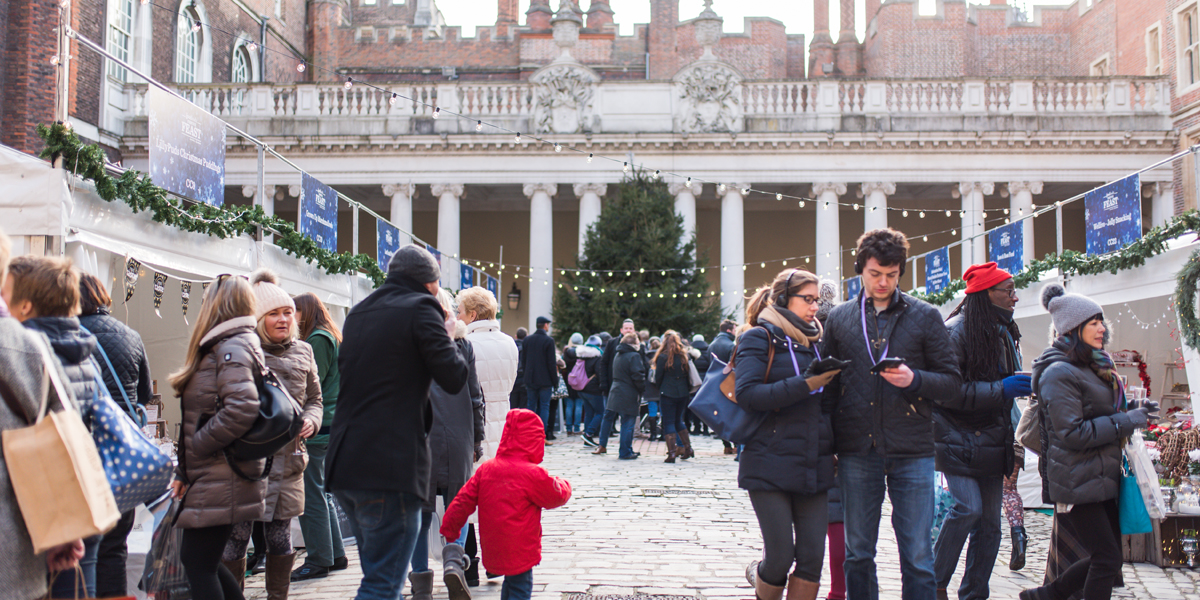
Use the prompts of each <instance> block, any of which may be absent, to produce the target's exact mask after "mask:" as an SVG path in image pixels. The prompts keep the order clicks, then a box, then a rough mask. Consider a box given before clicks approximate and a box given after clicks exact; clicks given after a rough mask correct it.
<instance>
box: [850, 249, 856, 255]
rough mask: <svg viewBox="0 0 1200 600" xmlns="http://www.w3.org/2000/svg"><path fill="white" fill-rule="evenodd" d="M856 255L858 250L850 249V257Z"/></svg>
mask: <svg viewBox="0 0 1200 600" xmlns="http://www.w3.org/2000/svg"><path fill="white" fill-rule="evenodd" d="M856 253H858V249H856V248H851V249H850V256H854V255H855V254H856Z"/></svg>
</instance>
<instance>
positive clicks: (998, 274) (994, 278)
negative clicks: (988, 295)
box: [963, 262, 1012, 294]
mask: <svg viewBox="0 0 1200 600" xmlns="http://www.w3.org/2000/svg"><path fill="white" fill-rule="evenodd" d="M1006 279H1012V275H1009V274H1008V271H1005V270H1004V269H1001V268H999V267H997V266H996V263H994V262H990V263H984V264H982V265H971V266H970V267H968V268H967V272H966V273H963V281H965V282H967V293H968V294H974V293H975V292H982V291H985V290H987V289H989V288H991V287H993V286H995V285H996V284H999V283H1001V282H1003V281H1004V280H1006Z"/></svg>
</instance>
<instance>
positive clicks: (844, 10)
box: [836, 0, 862, 77]
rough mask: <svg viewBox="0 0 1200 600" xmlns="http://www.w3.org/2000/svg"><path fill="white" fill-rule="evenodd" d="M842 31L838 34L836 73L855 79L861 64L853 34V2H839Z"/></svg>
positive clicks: (856, 39)
mask: <svg viewBox="0 0 1200 600" xmlns="http://www.w3.org/2000/svg"><path fill="white" fill-rule="evenodd" d="M840 8H841V15H842V18H841V21H842V30H841V31H840V32H838V42H837V48H836V61H837V73H838V75H841V76H843V77H855V76H857V75H858V71H859V69H860V66H861V64H862V60H861V59H860V57H861V56H862V49H861V48H860V47H859V44H858V36H857V35H856V34H855V33H854V0H841V7H840Z"/></svg>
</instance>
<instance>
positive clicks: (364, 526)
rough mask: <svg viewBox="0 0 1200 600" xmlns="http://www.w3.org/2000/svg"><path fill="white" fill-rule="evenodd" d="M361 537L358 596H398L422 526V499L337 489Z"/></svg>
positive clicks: (365, 599)
mask: <svg viewBox="0 0 1200 600" xmlns="http://www.w3.org/2000/svg"><path fill="white" fill-rule="evenodd" d="M333 495H334V496H336V497H337V499H338V503H340V504H341V505H342V510H344V511H346V516H347V517H349V518H350V527H351V528H352V529H353V530H354V538H355V539H356V540H358V559H359V562H361V563H362V570H363V578H362V582H361V583H360V584H359V586H358V594H357V595H355V600H399V598H400V591H401V590H403V589H404V581H405V577H407V576H408V562H409V560H410V559H411V558H412V554H413V548H414V547H415V546H416V545H417V534H418V533H420V530H421V504H422V503H421V499H420V498H418V497H417V496H416V495H414V494H405V493H403V492H385V491H376V490H337V491H336V492H334V494H333Z"/></svg>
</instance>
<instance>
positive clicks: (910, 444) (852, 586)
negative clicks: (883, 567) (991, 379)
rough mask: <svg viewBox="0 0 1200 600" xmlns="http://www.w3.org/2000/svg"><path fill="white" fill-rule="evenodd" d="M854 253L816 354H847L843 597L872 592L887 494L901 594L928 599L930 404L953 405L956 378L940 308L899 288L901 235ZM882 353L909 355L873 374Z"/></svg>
mask: <svg viewBox="0 0 1200 600" xmlns="http://www.w3.org/2000/svg"><path fill="white" fill-rule="evenodd" d="M856 254H857V260H856V262H855V265H854V269H855V271H857V272H858V273H860V274H861V275H862V282H863V288H862V293H861V295H860V296H859V298H857V299H851V300H850V301H848V302H845V303H843V304H841V305H839V306H838V307H837V308H834V309H833V310H832V311H830V313H829V318H828V320H827V322H826V324H825V343H824V348H823V352H822V353H821V354H822V356H833V357H837V358H840V359H842V360H849V361H850V365H849V366H848V367H847V368H846V369H844V370H843V371H842V373H841V374H840V375H839V379H840V382H838V383H835V384H834V385H833V386H832V389H834V390H835V393H834V395H833V398H832V400H833V401H834V402H835V406H836V409H835V410H834V413H833V428H834V437H835V439H836V443H837V453H838V471H839V472H838V478H839V484H840V485H841V486H842V499H843V506H844V509H845V517H846V525H845V527H846V562H845V571H846V592H847V597H848V598H849V599H850V600H877V598H878V597H879V584H878V579H877V578H876V574H875V558H874V557H875V545H876V542H877V541H878V538H879V518H880V514H881V511H882V506H883V497H884V493H885V492H887V493H888V494H889V497H890V499H891V503H892V522H893V523H894V524H895V526H896V538H897V543H898V545H899V549H900V564H901V567H900V568H901V575H902V577H903V580H904V588H903V591H902V598H903V599H904V600H918V599H919V600H928V599H929V598H933V597H934V595H935V592H936V589H937V584H936V579H935V577H934V573H933V551H932V548H931V545H932V544H931V541H930V539H929V531H930V530H931V529H932V527H933V505H932V503H933V485H934V481H933V480H934V458H933V456H934V447H933V419H932V416H933V403H934V402H935V401H936V402H939V403H950V402H954V401H955V399H956V398H957V397H958V396H959V395H961V394H962V389H961V385H962V380H961V378H960V377H959V374H958V361H957V360H956V359H955V356H954V350H953V349H952V348H951V346H950V339H949V336H948V335H947V333H946V327H945V325H944V324H943V323H942V317H941V315H940V314H939V313H938V311H937V309H935V308H933V307H932V306H930V305H929V304H926V303H925V302H922V301H920V300H917V299H916V298H913V297H912V296H909V295H908V294H904V293H902V292H901V291H900V290H899V283H900V276H901V275H902V274H903V273H904V265H905V260H906V259H907V258H908V240H906V239H905V238H904V234H902V233H900V232H899V231H896V230H894V229H875V230H871V231H868V232H866V233H864V234H863V235H862V237H860V238H859V240H858V250H857V253H856ZM886 357H902V358H904V359H905V361H906V362H904V363H903V364H901V365H900V366H898V367H893V368H889V369H882V370H881V371H879V372H878V374H876V373H874V372H872V369H873V367H875V365H876V363H878V362H879V361H880V360H881V359H883V358H886Z"/></svg>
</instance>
